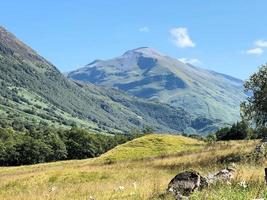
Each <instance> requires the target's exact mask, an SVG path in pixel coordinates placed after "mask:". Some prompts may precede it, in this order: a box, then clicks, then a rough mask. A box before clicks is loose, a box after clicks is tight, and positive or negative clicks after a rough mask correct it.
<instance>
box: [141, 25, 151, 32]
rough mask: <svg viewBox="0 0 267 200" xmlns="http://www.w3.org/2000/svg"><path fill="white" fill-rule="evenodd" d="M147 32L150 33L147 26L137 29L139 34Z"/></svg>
mask: <svg viewBox="0 0 267 200" xmlns="http://www.w3.org/2000/svg"><path fill="white" fill-rule="evenodd" d="M149 31H150V29H149V28H148V27H147V26H144V27H140V28H139V32H141V33H148V32H149Z"/></svg>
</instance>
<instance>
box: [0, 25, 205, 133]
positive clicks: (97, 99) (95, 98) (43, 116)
mask: <svg viewBox="0 0 267 200" xmlns="http://www.w3.org/2000/svg"><path fill="white" fill-rule="evenodd" d="M0 94H1V95H0V112H1V114H2V115H1V118H5V119H7V121H8V123H11V124H13V123H15V124H21V123H22V124H29V125H33V124H36V123H47V124H52V125H56V126H65V127H70V126H72V125H75V126H79V127H84V128H87V129H89V130H91V131H94V132H98V133H101V132H105V133H114V132H120V133H125V132H130V131H131V129H142V128H144V127H147V126H149V127H153V128H154V129H155V131H157V132H172V133H175V132H176V133H177V132H186V131H187V130H189V131H190V130H191V129H192V130H194V129H193V128H192V127H191V124H192V120H193V119H192V117H191V115H190V114H189V113H187V112H186V111H184V110H183V109H182V108H174V107H171V106H169V105H167V104H163V103H159V102H154V101H147V100H144V99H139V98H137V97H132V96H129V95H128V94H126V93H123V92H121V91H118V90H115V89H112V90H111V89H105V88H104V87H100V86H95V85H92V84H85V83H83V82H80V81H72V80H69V79H67V78H66V77H65V76H64V75H63V74H61V73H60V72H59V70H58V69H57V68H56V67H55V66H54V65H53V64H51V63H50V62H49V61H47V60H46V59H44V58H43V57H41V56H40V55H38V54H37V52H35V51H34V50H32V49H31V48H30V47H28V46H27V45H25V44H24V43H23V42H21V41H20V40H19V39H17V38H16V37H15V36H14V35H13V34H11V33H9V32H8V31H7V30H5V29H4V28H0ZM21 121H22V122H21ZM200 132H201V131H200Z"/></svg>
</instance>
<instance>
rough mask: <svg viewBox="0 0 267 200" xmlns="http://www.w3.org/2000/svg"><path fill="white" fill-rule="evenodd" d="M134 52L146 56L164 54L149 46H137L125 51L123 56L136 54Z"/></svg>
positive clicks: (160, 55)
mask: <svg viewBox="0 0 267 200" xmlns="http://www.w3.org/2000/svg"><path fill="white" fill-rule="evenodd" d="M136 54H141V55H144V56H146V57H153V58H154V57H156V58H157V57H162V56H164V55H163V54H162V53H160V52H159V51H157V50H155V49H153V48H150V47H139V48H136V49H132V50H129V51H126V52H125V53H124V54H123V56H130V55H136Z"/></svg>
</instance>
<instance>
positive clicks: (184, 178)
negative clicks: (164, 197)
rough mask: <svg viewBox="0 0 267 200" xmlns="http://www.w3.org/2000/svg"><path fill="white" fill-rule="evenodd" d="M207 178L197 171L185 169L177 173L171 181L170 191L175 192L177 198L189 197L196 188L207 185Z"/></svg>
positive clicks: (177, 199) (178, 199)
mask: <svg viewBox="0 0 267 200" xmlns="http://www.w3.org/2000/svg"><path fill="white" fill-rule="evenodd" d="M207 185H208V183H207V181H206V179H205V178H204V177H203V176H201V175H200V174H199V173H198V172H195V171H185V172H182V173H179V174H177V175H176V176H175V177H174V178H173V179H172V180H171V181H170V183H169V185H168V191H169V192H171V193H172V194H173V196H174V197H175V199H176V200H180V199H185V198H186V197H189V196H190V194H191V193H192V192H194V191H195V190H200V189H202V188H203V187H205V186H207Z"/></svg>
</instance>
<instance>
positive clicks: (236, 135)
mask: <svg viewBox="0 0 267 200" xmlns="http://www.w3.org/2000/svg"><path fill="white" fill-rule="evenodd" d="M249 130H250V129H249V128H248V125H247V123H246V122H244V121H241V122H236V123H234V124H233V125H232V126H231V127H230V128H229V127H225V128H221V129H220V130H218V131H217V132H216V133H215V134H216V138H217V140H243V139H247V138H248V137H249V138H251V137H252V136H251V133H250V132H249Z"/></svg>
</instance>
